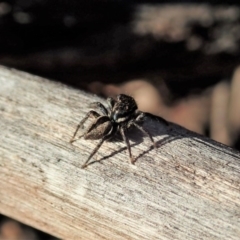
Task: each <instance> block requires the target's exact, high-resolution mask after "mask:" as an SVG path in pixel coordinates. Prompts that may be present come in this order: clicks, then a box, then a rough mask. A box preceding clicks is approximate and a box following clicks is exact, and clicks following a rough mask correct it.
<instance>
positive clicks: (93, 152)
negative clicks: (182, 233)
mask: <svg viewBox="0 0 240 240" xmlns="http://www.w3.org/2000/svg"><path fill="white" fill-rule="evenodd" d="M105 140H106V137H104V138H102V139H101V141H100V142H99V143H98V145H97V146H96V147H95V148H94V149H93V151H92V153H91V154H90V155H89V157H88V159H87V160H86V162H85V163H84V164H83V165H82V168H85V167H87V165H88V162H89V161H90V159H91V158H92V157H93V155H94V154H95V153H96V152H97V151H98V149H99V148H100V147H101V146H102V144H103V142H104V141H105Z"/></svg>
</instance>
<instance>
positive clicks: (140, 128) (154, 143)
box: [132, 122, 157, 148]
mask: <svg viewBox="0 0 240 240" xmlns="http://www.w3.org/2000/svg"><path fill="white" fill-rule="evenodd" d="M132 125H134V126H135V127H136V128H138V129H139V130H140V131H141V132H142V133H144V134H145V135H146V136H148V137H149V138H150V140H151V141H152V143H153V146H154V148H157V144H156V142H155V141H154V140H153V137H152V135H151V134H150V133H149V132H148V131H147V130H146V129H145V128H144V127H142V126H140V125H138V124H137V123H135V122H132Z"/></svg>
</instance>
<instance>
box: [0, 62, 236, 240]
mask: <svg viewBox="0 0 240 240" xmlns="http://www.w3.org/2000/svg"><path fill="white" fill-rule="evenodd" d="M96 100H100V101H102V102H103V103H104V100H103V99H99V98H98V97H96V96H93V95H90V94H87V93H84V92H82V91H79V90H75V89H72V88H70V87H67V86H65V85H62V84H58V83H56V82H51V81H48V80H45V79H42V78H39V77H36V76H32V75H29V74H26V73H23V72H20V71H16V70H12V69H7V68H5V67H0V133H1V134H0V213H2V214H5V215H7V216H10V217H13V218H15V219H17V220H19V221H21V222H23V223H26V224H29V225H31V226H33V227H36V228H38V229H41V230H43V231H45V232H48V233H50V234H52V235H54V236H57V237H60V238H62V239H174V240H176V239H217V240H219V239H224V240H226V239H228V240H230V239H236V240H237V239H240V154H239V152H237V151H234V150H233V149H231V148H229V147H227V146H224V145H222V144H219V143H216V142H214V141H212V140H210V139H208V138H205V137H202V136H200V135H197V134H195V133H192V132H190V131H188V130H186V129H184V128H181V127H179V126H177V125H175V124H170V126H169V127H165V126H164V125H162V124H161V123H159V122H157V121H154V120H151V119H148V120H147V121H146V123H145V124H144V126H145V127H147V128H148V130H149V131H150V132H151V133H152V134H153V135H154V139H155V140H156V141H157V142H158V144H159V147H158V149H153V148H151V142H150V141H149V140H148V139H147V138H145V137H143V136H142V135H141V134H140V133H139V132H138V130H134V129H133V130H131V131H130V133H129V137H130V138H131V145H132V151H133V154H134V156H136V157H137V161H136V164H135V165H131V164H130V163H129V159H128V155H127V152H126V147H125V144H124V143H123V142H122V141H121V139H120V138H119V139H118V138H117V139H116V140H114V141H112V142H106V143H104V144H103V146H102V147H101V148H100V150H99V152H98V153H97V154H96V155H95V156H94V158H93V159H92V161H93V162H94V161H95V162H94V163H93V164H91V165H89V166H88V167H87V168H86V169H81V165H82V164H83V162H84V161H85V160H86V158H87V157H88V155H89V154H90V152H91V151H92V149H93V148H94V146H95V145H96V144H97V141H86V140H84V139H81V140H78V141H77V142H75V143H74V144H73V145H72V144H70V143H69V140H70V139H71V136H72V134H73V132H74V130H75V127H76V126H77V124H78V123H79V121H80V119H81V118H82V117H83V116H84V115H85V114H86V113H87V112H88V110H89V109H88V103H89V102H92V101H96ZM88 123H89V122H88ZM86 125H87V124H86Z"/></svg>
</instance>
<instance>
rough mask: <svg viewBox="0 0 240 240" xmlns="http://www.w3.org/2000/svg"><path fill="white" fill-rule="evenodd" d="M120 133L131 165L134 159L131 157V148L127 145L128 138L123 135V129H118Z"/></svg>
mask: <svg viewBox="0 0 240 240" xmlns="http://www.w3.org/2000/svg"><path fill="white" fill-rule="evenodd" d="M120 133H121V135H122V138H123V140H124V142H125V143H126V145H127V149H128V153H129V158H130V162H131V163H132V164H133V163H134V161H135V159H134V158H133V156H132V152H131V146H130V143H129V139H128V137H127V136H126V135H125V132H124V130H123V128H120Z"/></svg>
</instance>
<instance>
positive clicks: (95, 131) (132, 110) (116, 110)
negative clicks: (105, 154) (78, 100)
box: [70, 94, 168, 168]
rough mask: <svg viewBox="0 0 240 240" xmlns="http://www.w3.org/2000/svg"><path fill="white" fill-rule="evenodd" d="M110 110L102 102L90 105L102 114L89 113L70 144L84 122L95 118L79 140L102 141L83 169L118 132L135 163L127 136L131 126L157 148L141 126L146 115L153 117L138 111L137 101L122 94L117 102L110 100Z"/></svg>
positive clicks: (131, 159)
mask: <svg viewBox="0 0 240 240" xmlns="http://www.w3.org/2000/svg"><path fill="white" fill-rule="evenodd" d="M107 102H108V108H106V107H105V106H104V105H103V104H101V103H100V102H94V103H92V104H91V105H90V107H91V108H97V109H99V111H100V112H101V114H99V113H98V112H96V111H93V110H91V111H89V112H88V113H87V115H86V116H85V117H84V118H83V119H82V121H81V122H80V123H79V124H78V126H77V128H76V131H75V133H74V135H73V137H72V139H71V141H70V142H74V141H76V140H77V139H74V138H75V136H76V134H77V132H78V130H79V128H81V127H82V126H83V124H84V122H85V121H86V120H87V119H88V118H89V117H94V118H95V121H94V122H93V123H92V124H91V125H90V126H89V127H88V129H87V130H86V131H85V133H84V134H82V135H81V136H80V137H78V139H79V138H81V137H84V139H92V140H97V139H101V140H100V142H99V143H98V144H97V146H96V147H95V148H94V150H93V151H92V153H91V154H90V156H89V157H88V159H87V161H86V162H85V163H84V164H83V166H82V167H83V168H84V167H86V166H87V164H88V162H89V160H90V159H91V158H92V156H93V155H94V154H95V153H96V152H97V151H98V149H99V148H100V147H101V145H102V144H103V142H104V141H105V140H107V139H110V138H111V137H113V136H114V135H115V134H116V133H117V132H120V134H121V136H122V138H123V140H124V141H125V143H126V145H127V149H128V153H129V158H130V161H131V163H134V158H133V156H132V153H131V147H130V144H129V139H128V137H127V136H126V135H125V132H126V130H128V129H129V128H130V127H131V126H135V127H136V128H138V129H139V130H140V131H142V132H143V133H144V134H145V135H146V136H148V137H149V138H150V140H151V141H152V143H153V146H154V147H156V144H155V142H154V140H153V138H152V136H151V135H150V134H149V133H148V132H147V131H146V130H145V129H144V128H143V127H142V126H141V123H142V122H143V120H144V117H145V116H146V115H149V116H152V115H151V114H149V113H144V112H141V111H139V110H138V107H137V104H136V102H135V100H134V99H133V98H132V97H130V96H127V95H125V94H120V95H118V96H117V100H114V99H113V98H108V99H107ZM160 119H161V120H162V121H163V122H164V123H165V124H168V123H167V122H166V121H165V120H164V119H162V118H160Z"/></svg>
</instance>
